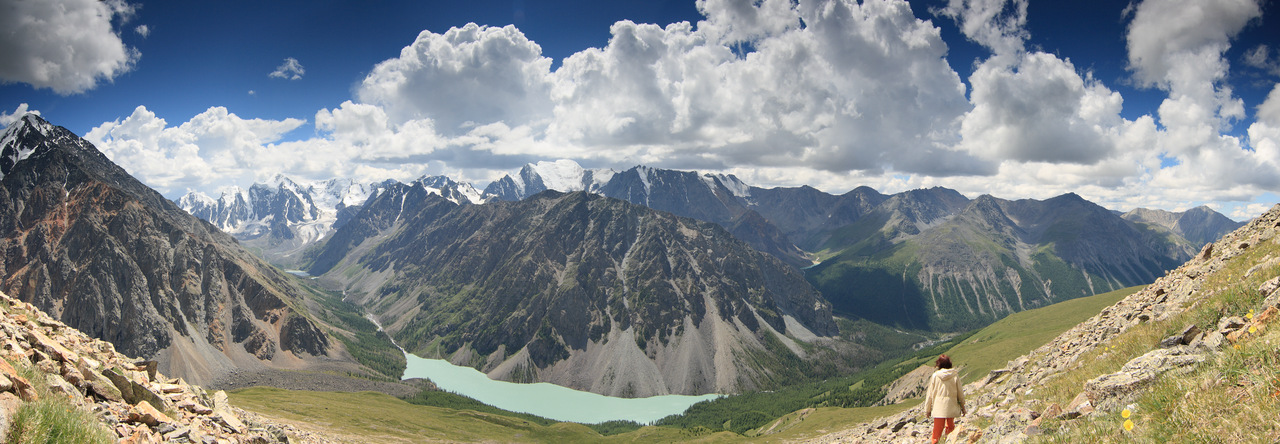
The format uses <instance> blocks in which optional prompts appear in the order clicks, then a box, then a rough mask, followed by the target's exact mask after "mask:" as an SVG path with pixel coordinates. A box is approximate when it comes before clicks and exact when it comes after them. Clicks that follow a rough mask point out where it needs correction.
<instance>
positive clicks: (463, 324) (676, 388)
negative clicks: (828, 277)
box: [308, 186, 838, 397]
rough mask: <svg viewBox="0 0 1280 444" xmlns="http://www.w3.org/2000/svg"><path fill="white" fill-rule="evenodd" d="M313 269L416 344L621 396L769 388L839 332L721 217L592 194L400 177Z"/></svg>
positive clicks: (820, 303)
mask: <svg viewBox="0 0 1280 444" xmlns="http://www.w3.org/2000/svg"><path fill="white" fill-rule="evenodd" d="M308 271H309V272H310V273H311V274H313V275H318V276H321V277H320V279H321V282H323V283H327V284H329V285H331V286H336V287H338V288H342V289H343V290H344V291H345V292H346V293H347V294H348V295H349V298H351V299H353V300H354V301H356V302H357V303H359V304H360V305H362V306H364V307H366V308H368V309H369V310H370V312H372V314H373V315H375V316H377V317H378V318H379V319H380V320H381V321H382V323H383V325H385V326H386V328H387V330H388V331H390V332H391V333H392V334H393V336H395V337H396V339H397V341H398V342H399V343H400V344H402V345H403V346H404V347H405V348H406V349H407V350H410V351H412V352H414V353H416V354H419V355H422V356H428V357H437V358H445V359H449V360H450V361H452V362H454V363H456V364H459V365H467V366H472V367H476V368H478V369H480V370H481V371H483V372H486V373H488V374H489V375H490V376H491V377H493V378H497V379H505V380H514V381H521V382H554V383H556V384H559V385H564V386H568V387H571V388H577V389H580V390H589V391H592V392H597V393H603V394H607V395H614V396H627V397H632V396H651V395H660V394H669V393H680V394H705V393H724V392H738V391H742V390H748V389H752V388H760V387H768V386H773V385H776V384H778V383H779V382H781V380H782V379H783V376H784V375H785V376H790V375H792V374H793V372H794V369H792V368H790V366H792V365H794V362H792V361H794V360H797V359H800V360H803V359H805V358H809V359H812V358H813V357H814V356H812V355H814V353H812V352H807V351H805V348H806V347H807V345H804V344H803V343H806V342H815V341H818V342H821V339H820V338H821V337H826V338H828V340H830V338H831V337H833V336H835V335H836V334H837V332H838V329H837V328H836V324H835V320H834V319H833V317H832V315H831V312H830V307H829V305H828V304H827V303H826V301H825V300H824V299H823V298H822V296H821V295H819V294H818V292H817V291H816V290H814V289H813V288H812V287H811V286H809V285H808V283H807V282H805V280H804V277H803V276H802V275H801V273H800V272H799V271H798V270H796V269H794V268H792V267H789V266H787V265H786V264H783V263H782V262H781V261H779V260H777V259H776V258H774V257H771V256H769V255H766V254H764V253H760V252H757V251H755V250H753V249H752V248H750V247H749V246H747V245H746V244H744V243H742V242H740V241H738V240H737V239H734V238H733V237H732V236H730V235H728V233H727V232H725V230H724V229H723V228H722V227H720V226H717V225H715V224H710V223H706V222H700V221H697V220H694V219H690V218H682V217H677V216H674V215H671V214H669V213H664V212H659V211H655V210H653V209H650V208H647V207H644V206H640V205H634V204H631V203H628V202H625V201H621V200H617V199H609V198H605V197H602V196H599V195H594V194H589V193H586V192H582V191H579V192H573V193H558V192H555V191H543V192H541V193H538V194H536V195H534V196H531V197H528V198H526V199H524V200H521V201H512V202H497V203H491V204H486V205H457V204H455V203H453V202H450V201H448V200H446V199H444V198H442V197H440V196H438V195H435V194H430V193H425V192H423V191H421V190H420V189H418V188H414V187H409V186H400V187H399V189H396V188H392V189H391V190H389V191H388V192H387V193H384V194H382V195H379V196H378V197H376V198H374V199H371V200H370V201H369V202H368V203H366V205H365V209H364V210H363V211H361V213H360V214H358V215H357V216H356V218H355V219H353V220H352V221H351V222H349V223H347V224H346V225H344V226H343V227H342V228H340V229H338V230H337V232H336V233H335V234H334V236H333V238H332V240H330V241H329V242H327V243H326V244H325V246H324V249H323V250H322V251H321V252H320V253H319V254H318V255H317V259H316V260H315V261H314V265H313V266H312V267H311V268H310V269H309V270H308Z"/></svg>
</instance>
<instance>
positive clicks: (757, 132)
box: [547, 1, 985, 174]
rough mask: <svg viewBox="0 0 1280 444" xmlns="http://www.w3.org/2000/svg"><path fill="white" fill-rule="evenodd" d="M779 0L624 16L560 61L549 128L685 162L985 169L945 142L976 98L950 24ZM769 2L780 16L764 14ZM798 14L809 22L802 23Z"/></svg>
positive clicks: (580, 141)
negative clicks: (948, 57) (954, 48)
mask: <svg viewBox="0 0 1280 444" xmlns="http://www.w3.org/2000/svg"><path fill="white" fill-rule="evenodd" d="M780 4H781V3H772V2H763V3H761V4H759V5H755V6H752V5H747V4H744V3H732V4H731V3H725V2H703V3H700V4H699V6H700V7H701V8H702V9H703V11H704V12H705V13H707V14H709V17H708V19H707V20H706V21H704V22H700V23H699V24H698V28H697V29H696V30H695V29H694V28H693V27H692V26H691V25H688V24H685V23H677V24H672V25H669V26H667V27H666V28H660V27H658V26H655V25H638V24H634V23H631V22H627V21H623V22H618V23H616V24H614V25H613V27H612V29H611V31H612V34H613V37H612V38H611V39H610V41H609V44H608V45H607V46H606V47H605V48H603V49H594V48H593V49H588V50H586V51H582V52H579V53H577V54H574V55H573V56H571V57H569V58H567V59H566V60H565V61H564V63H563V65H562V67H561V68H560V69H559V70H557V71H556V72H555V73H554V74H553V77H554V78H555V79H556V86H555V88H554V89H553V90H552V99H553V100H554V101H555V103H556V108H555V118H554V119H553V120H552V123H551V125H550V126H549V128H548V130H547V135H548V139H549V140H551V141H553V142H556V143H555V145H557V146H563V145H570V146H578V147H582V148H580V150H581V151H589V150H593V149H594V148H595V147H608V148H609V149H610V150H611V154H612V155H613V156H614V158H615V159H627V160H631V161H632V162H635V163H649V164H658V165H660V166H661V165H670V166H677V167H683V168H720V167H724V166H729V165H754V166H765V165H777V166H784V165H788V166H799V165H813V166H818V167H820V168H823V169H827V170H829V171H841V172H846V171H851V170H875V171H878V170H883V169H888V168H895V169H899V170H903V171H911V172H928V173H931V174H954V173H956V172H974V171H981V170H983V168H985V167H984V166H983V165H982V164H981V162H978V161H977V160H976V159H972V158H969V157H968V156H967V155H966V154H964V153H959V152H954V151H949V150H947V149H946V148H945V146H947V145H949V142H950V140H951V138H952V137H953V136H951V133H952V132H953V129H952V128H951V126H952V125H953V124H954V120H955V118H956V117H958V116H959V115H961V114H962V113H963V112H964V111H965V109H966V103H965V101H964V85H963V84H962V83H961V82H960V79H959V77H958V76H957V75H956V74H955V72H954V71H953V70H951V69H950V67H949V66H948V65H947V64H946V62H945V60H944V59H943V55H944V54H945V53H946V45H945V44H944V43H943V42H942V40H941V38H940V36H939V34H938V30H937V29H936V28H934V27H932V26H930V25H929V24H928V23H927V22H923V21H921V20H918V19H916V18H915V17H914V15H912V14H911V11H910V8H909V7H908V5H907V4H906V3H903V2H886V1H868V2H864V3H863V4H857V3H853V2H847V1H829V2H803V3H801V4H799V5H795V9H787V10H785V11H782V12H770V11H773V10H774V9H780V8H778V5H780ZM748 8H751V9H748ZM744 11H749V12H744ZM766 13H772V14H776V15H778V17H777V18H776V19H775V20H765V19H762V18H759V17H758V16H759V15H761V14H766ZM753 14H755V15H754V16H753ZM744 16H752V17H754V18H752V19H750V20H747V25H749V26H746V27H744V28H743V29H738V28H734V27H732V26H726V23H735V22H733V20H735V19H741V17H744ZM797 16H798V17H802V18H803V19H804V23H805V27H804V28H800V27H799V26H792V25H790V24H791V23H793V22H794V21H795V17H797ZM752 38H757V39H758V40H756V41H754V43H753V44H752V46H753V47H754V52H751V53H748V54H746V55H745V56H740V55H739V54H737V53H735V51H734V47H733V45H734V44H736V42H738V41H739V40H742V39H752ZM890 147H892V149H890Z"/></svg>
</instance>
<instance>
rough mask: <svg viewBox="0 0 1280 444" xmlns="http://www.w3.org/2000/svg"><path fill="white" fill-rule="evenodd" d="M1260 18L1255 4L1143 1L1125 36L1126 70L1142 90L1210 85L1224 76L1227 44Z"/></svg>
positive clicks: (1243, 1)
mask: <svg viewBox="0 0 1280 444" xmlns="http://www.w3.org/2000/svg"><path fill="white" fill-rule="evenodd" d="M1261 14H1262V9H1261V6H1260V5H1259V4H1258V2H1257V0H1192V1H1186V0H1146V1H1143V2H1142V3H1140V4H1138V6H1137V7H1136V8H1135V9H1134V13H1133V20H1132V21H1131V22H1130V23H1129V31H1128V34H1127V36H1126V40H1127V44H1128V49H1129V67H1130V69H1131V70H1133V73H1134V78H1135V79H1136V80H1138V81H1139V82H1141V83H1142V84H1144V85H1148V86H1160V87H1162V88H1165V89H1176V88H1186V87H1188V86H1190V85H1191V84H1194V83H1201V82H1206V83H1209V84H1213V82H1214V81H1215V80H1217V79H1220V78H1222V77H1223V75H1225V73H1226V69H1227V63H1226V61H1225V60H1223V59H1222V57H1221V55H1222V53H1223V52H1225V51H1226V49H1227V46H1228V45H1229V43H1230V41H1231V39H1232V38H1233V37H1234V36H1235V35H1236V33H1238V32H1240V30H1241V29H1242V28H1244V25H1245V24H1247V23H1248V22H1249V21H1250V20H1253V19H1254V18H1256V17H1258V16H1260V15H1261Z"/></svg>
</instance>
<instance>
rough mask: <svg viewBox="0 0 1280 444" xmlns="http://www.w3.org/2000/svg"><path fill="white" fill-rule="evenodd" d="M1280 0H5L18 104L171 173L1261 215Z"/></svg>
mask: <svg viewBox="0 0 1280 444" xmlns="http://www.w3.org/2000/svg"><path fill="white" fill-rule="evenodd" d="M1276 9H1277V7H1276V4H1275V3H1274V2H1262V1H1255V0H1187V1H1182V0H1178V1H1173V0H1145V1H1140V2H1133V3H1132V4H1131V3H1130V2H1128V1H1085V2H1059V1H1029V2H1028V1H1016V0H969V1H965V0H956V1H944V0H915V1H910V2H901V1H888V0H866V1H864V2H862V3H854V2H848V1H843V0H813V1H809V0H805V1H800V2H792V1H788V0H754V1H753V0H745V1H743V0H703V1H694V0H688V1H611V2H599V1H555V2H551V1H530V0H524V1H519V0H517V1H510V0H507V1H472V2H437V1H414V2H407V1H406V2H400V1H363V2H350V1H273V2H256V1H228V2H196V1H177V2H174V1H169V2H160V1H124V0H109V1H106V2H98V1H94V0H48V1H43V2H27V1H20V0H0V11H3V13H2V14H0V25H3V27H4V28H5V29H13V30H15V31H14V32H10V33H7V34H4V35H3V36H0V49H2V50H3V51H0V54H3V55H2V56H0V79H2V80H4V84H3V85H0V98H3V100H2V101H0V119H7V120H12V119H13V117H14V116H15V115H17V114H18V113H20V112H24V111H26V110H36V111H38V112H40V113H41V115H42V116H44V117H45V118H46V119H48V120H50V121H51V122H53V123H55V124H58V125H62V126H66V127H68V128H69V129H71V130H72V131H74V132H76V133H78V134H81V135H85V136H86V137H88V138H89V139H90V140H92V141H94V142H95V143H96V144H97V145H98V146H99V148H100V149H103V150H104V152H106V153H107V154H108V155H109V156H111V157H112V159H113V160H115V161H116V162H117V163H120V164H121V165H122V166H124V167H125V168H126V169H127V170H129V171H130V172H131V173H133V174H134V175H136V176H138V177H139V178H140V179H142V180H143V181H144V182H146V183H148V184H149V185H151V186H153V187H155V188H157V189H158V190H160V191H161V192H162V193H164V194H165V195H166V196H169V197H177V196H180V195H181V194H183V193H185V192H187V191H191V190H195V191H201V192H205V193H207V194H211V195H215V196H216V194H217V193H218V191H219V190H220V189H221V188H224V187H227V186H230V185H240V186H247V185H249V184H250V183H252V182H254V181H260V180H265V179H267V178H269V177H270V176H271V175H274V174H275V173H277V172H283V173H285V174H287V175H289V176H292V177H295V178H297V179H299V180H320V179H326V178H331V177H349V178H354V179H359V180H369V181H375V180H381V179H385V178H396V179H401V180H408V179H412V178H415V177H417V176H420V175H424V174H446V175H449V176H451V177H454V178H455V179H459V180H467V181H472V182H474V183H476V184H477V185H478V186H483V185H484V184H485V183H487V182H489V181H491V180H495V179H497V178H499V177H501V175H503V174H507V173H510V172H514V171H515V170H517V169H518V168H519V167H520V166H521V165H522V164H524V163H526V162H533V161H539V160H554V159H558V158H568V159H573V160H575V161H577V162H579V163H580V164H582V165H583V166H585V167H592V168H614V169H618V170H621V169H625V168H629V167H631V166H634V165H637V164H644V165H649V166H655V167H662V168H674V169H685V170H699V171H704V172H719V173H731V174H736V175H738V176H739V177H740V178H742V179H743V180H744V181H746V182H748V183H751V184H755V185H759V186H766V187H767V186H798V185H802V184H809V185H812V186H815V187H817V188H820V189H823V190H826V191H828V192H833V193H842V192H845V191H847V190H849V189H852V188H854V187H856V186H859V185H868V186H872V187H874V188H876V189H879V190H881V191H883V192H897V191H902V190H905V189H910V188H916V187H926V186H935V185H941V186H947V187H951V188H955V189H957V190H960V191H961V192H963V193H965V194H966V195H968V196H970V197H976V196H977V195H979V194H992V195H995V196H997V197H1002V198H1010V199H1017V198H1047V197H1051V196H1054V195H1057V194H1061V193H1065V192H1076V193H1079V194H1081V195H1083V196H1085V197H1086V198H1089V199H1091V200H1094V201H1096V202H1099V203H1102V204H1103V205H1105V206H1108V207H1109V208H1113V209H1117V210H1128V209H1131V208H1135V207H1149V208H1164V209H1168V210H1181V209H1186V208H1190V207H1193V206H1196V205H1200V204H1209V205H1211V206H1213V207H1214V208H1216V209H1218V210H1219V211H1222V212H1224V213H1226V214H1228V215H1230V216H1232V217H1235V218H1237V219H1241V218H1247V217H1251V216H1253V215H1256V214H1258V213H1259V212H1261V211H1262V210H1264V209H1265V208H1267V207H1269V206H1270V205H1271V204H1274V203H1275V201H1276V200H1277V196H1276V194H1275V193H1276V190H1277V188H1280V93H1275V92H1274V91H1276V90H1277V89H1276V84H1277V81H1280V36H1278V35H1277V34H1278V33H1277V32H1276V31H1275V29H1277V28H1276V26H1275V23H1277V22H1278V21H1280V14H1278V13H1277V12H1276ZM60 11H66V13H61V12H60ZM77 12H82V13H81V14H76V13H77ZM649 24H656V25H657V26H649ZM72 54H74V56H72ZM291 61H292V62H291ZM291 66H292V67H293V68H297V69H286V68H290V67H291ZM276 71H279V74H278V75H272V73H273V72H276ZM1269 97H1271V98H1272V99H1271V100H1268V98H1269Z"/></svg>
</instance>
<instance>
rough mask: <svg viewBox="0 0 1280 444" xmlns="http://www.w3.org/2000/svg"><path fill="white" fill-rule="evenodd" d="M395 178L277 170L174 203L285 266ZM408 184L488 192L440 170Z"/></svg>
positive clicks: (475, 198)
mask: <svg viewBox="0 0 1280 444" xmlns="http://www.w3.org/2000/svg"><path fill="white" fill-rule="evenodd" d="M399 183H400V182H397V181H394V180H388V181H384V182H382V183H371V184H361V183H356V182H354V181H352V180H350V179H331V180H327V181H323V182H315V183H308V184H299V183H297V182H295V181H293V180H291V179H289V178H288V177H285V176H283V175H277V176H276V177H274V178H272V179H271V180H270V181H268V182H266V183H256V184H253V185H252V186H250V187H249V189H248V190H247V191H246V190H244V189H241V188H234V189H231V190H228V191H226V192H224V193H222V195H221V196H219V197H218V199H216V200H215V199H213V198H210V197H209V196H207V195H205V194H203V193H200V192H198V191H191V192H189V193H187V194H186V195H184V196H182V197H181V198H179V199H178V200H177V202H176V203H177V204H178V206H179V207H181V208H182V209H183V210H186V211H187V212H188V213H191V215H193V216H196V217H198V218H201V219H204V220H206V221H208V222H209V223H211V224H213V225H214V226H217V227H218V228H219V229H221V230H222V231H225V232H227V233H230V234H231V235H232V236H234V237H235V238H236V239H238V240H239V241H240V242H242V243H244V245H246V246H248V247H250V248H253V249H254V250H256V251H258V252H259V253H260V254H261V255H262V256H263V257H264V258H266V259H268V260H270V261H272V262H275V263H279V264H282V265H286V266H294V265H296V264H297V261H298V258H299V256H300V254H299V253H301V252H303V251H304V250H305V249H306V248H307V247H310V246H312V245H315V244H317V243H318V242H319V241H321V240H323V239H325V238H326V237H328V236H329V235H330V234H332V233H333V231H334V230H336V229H338V228H339V227H341V226H342V225H343V224H345V223H346V222H347V221H348V220H350V219H351V217H352V216H354V215H355V213H357V212H359V210H360V207H361V206H362V205H364V202H365V201H366V200H368V199H369V197H371V196H374V195H377V194H378V193H380V192H383V191H384V190H386V189H387V187H389V186H391V185H392V184H399ZM408 185H410V186H415V187H419V188H422V189H423V190H424V191H427V192H429V193H433V194H438V195H440V196H442V197H444V198H445V199H448V200H450V201H453V202H455V203H484V201H485V200H487V199H490V198H492V196H491V195H488V194H482V193H480V192H479V191H476V189H475V188H474V187H472V186H471V184H469V183H463V182H455V181H454V180H452V179H449V178H448V177H444V176H424V177H421V178H419V179H417V180H415V181H413V182H410V183H409V184H408Z"/></svg>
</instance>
